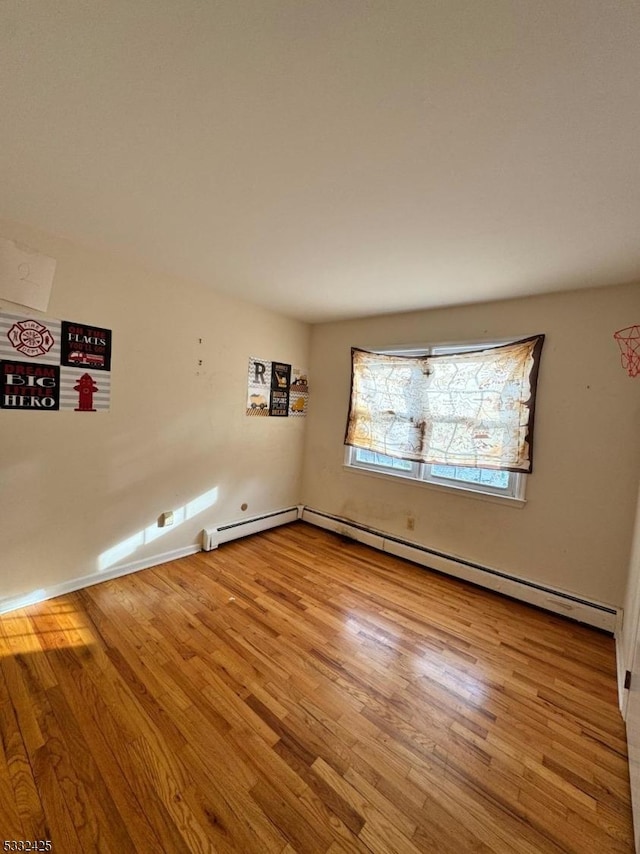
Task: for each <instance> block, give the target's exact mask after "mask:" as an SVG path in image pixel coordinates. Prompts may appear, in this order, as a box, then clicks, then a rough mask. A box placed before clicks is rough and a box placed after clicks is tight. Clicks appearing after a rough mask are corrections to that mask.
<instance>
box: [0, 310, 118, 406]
mask: <svg viewBox="0 0 640 854" xmlns="http://www.w3.org/2000/svg"><path fill="white" fill-rule="evenodd" d="M0 378H1V381H2V388H1V389H0V409H23V410H24V409H27V410H36V409H37V410H41V411H46V410H51V411H57V410H64V409H66V410H72V411H74V412H108V411H109V404H110V400H111V330H110V329H104V328H103V327H96V326H90V325H88V324H83V323H75V322H72V321H67V320H55V319H53V318H43V317H29V316H26V315H15V314H4V313H0Z"/></svg>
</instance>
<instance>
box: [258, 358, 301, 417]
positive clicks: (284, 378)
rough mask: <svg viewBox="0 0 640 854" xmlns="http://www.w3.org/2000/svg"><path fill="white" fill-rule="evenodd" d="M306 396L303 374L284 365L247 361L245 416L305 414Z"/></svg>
mask: <svg viewBox="0 0 640 854" xmlns="http://www.w3.org/2000/svg"><path fill="white" fill-rule="evenodd" d="M308 393H309V389H308V387H307V374H306V371H303V370H300V369H298V368H294V367H292V366H291V365H290V364H287V363H286V362H272V361H270V360H267V359H256V358H253V357H252V358H250V359H249V376H248V385H247V415H258V416H264V417H268V416H271V417H276V418H283V417H284V418H286V417H288V416H293V415H296V416H300V415H306V413H307V398H308Z"/></svg>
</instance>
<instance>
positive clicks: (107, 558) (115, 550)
mask: <svg viewBox="0 0 640 854" xmlns="http://www.w3.org/2000/svg"><path fill="white" fill-rule="evenodd" d="M217 500H218V487H217V486H214V487H213V489H209V490H207V491H206V492H203V493H202V494H201V495H198V496H196V497H195V498H193V499H192V500H191V501H189V502H187V503H186V504H183V506H182V507H178V508H176V509H175V510H174V511H173V525H169V526H167V527H165V528H160V527H158V524H157V521H156V522H154V523H153V524H151V525H149V526H148V527H146V528H143V529H142V530H141V531H138V532H137V533H135V534H132V535H131V536H130V537H127V538H126V539H125V540H121V541H120V542H119V543H116V545H115V546H112V547H111V548H110V549H107V550H106V551H104V552H102V554H100V555H99V556H98V572H104V571H105V570H106V569H109V568H110V567H112V566H114V565H115V564H116V563H119V562H120V561H121V560H124V558H126V557H129V556H130V555H132V554H134V553H135V552H136V551H137V550H138V549H139V548H142V546H145V545H148V544H149V543H153V542H155V540H158V539H159V538H160V537H164V536H165V535H166V534H168V533H170V532H171V531H175V529H176V528H177V527H179V526H180V525H182V524H183V523H184V522H186V521H187V520H189V519H193V518H194V516H197V515H198V514H199V513H202V512H203V511H204V510H208V509H209V507H212V506H213V505H214V504H215V503H216V501H217Z"/></svg>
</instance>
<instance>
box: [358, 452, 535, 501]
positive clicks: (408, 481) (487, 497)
mask: <svg viewBox="0 0 640 854" xmlns="http://www.w3.org/2000/svg"><path fill="white" fill-rule="evenodd" d="M342 468H343V469H344V470H345V471H347V472H349V473H350V474H364V475H368V476H369V477H378V478H382V479H383V480H387V481H390V480H393V481H395V482H396V483H397V482H401V483H402V484H403V485H405V486H419V487H423V488H425V489H433V490H435V491H436V492H445V493H448V494H449V495H451V494H455V495H459V496H460V497H461V498H473V499H475V500H476V501H489V502H491V503H492V504H502V505H503V506H505V507H512V508H514V509H518V510H520V509H522V508H523V507H524V506H525V504H526V503H527V500H526V498H514V497H513V496H511V495H496V494H495V493H493V492H481V491H480V490H478V489H465V487H464V486H457V485H455V484H444V483H432V482H431V481H428V480H418V479H417V478H411V477H405V476H404V475H402V474H396V473H395V472H386V471H375V470H374V469H367V468H364V467H361V466H351V465H348V464H347V463H343V465H342Z"/></svg>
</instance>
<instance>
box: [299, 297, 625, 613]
mask: <svg viewBox="0 0 640 854" xmlns="http://www.w3.org/2000/svg"><path fill="white" fill-rule="evenodd" d="M633 323H640V286H637V285H636V286H624V287H615V288H603V289H594V290H586V291H580V292H573V293H567V294H555V295H551V296H543V297H536V298H528V299H518V300H509V301H504V302H496V303H486V304H481V305H474V306H463V307H456V308H451V309H442V310H434V311H421V312H415V313H410V314H400V315H394V316H385V317H374V318H369V319H362V320H357V321H348V322H337V323H327V324H322V325H318V326H315V327H313V330H312V357H311V368H310V370H311V375H312V377H313V397H312V399H311V401H310V417H309V419H308V425H307V442H306V451H305V466H304V477H303V502H304V503H305V504H306V505H308V506H310V507H312V508H314V509H318V510H323V511H325V512H329V513H332V514H336V515H339V516H344V517H346V518H348V519H351V520H355V521H357V522H360V523H364V524H366V525H368V526H371V527H373V528H377V529H380V530H383V531H385V532H389V533H391V534H395V535H397V536H401V537H405V538H406V539H410V540H413V541H416V542H419V543H421V544H423V545H425V546H428V547H430V548H433V549H437V550H441V551H444V552H446V553H449V554H451V555H454V556H458V557H462V558H466V559H467V560H471V561H474V562H478V563H481V564H483V565H486V566H489V567H493V568H496V569H499V570H502V571H505V572H507V573H510V574H513V575H515V576H518V577H521V578H524V579H529V580H534V581H537V582H540V583H543V584H548V585H551V586H555V587H557V588H560V589H562V590H565V591H568V592H572V593H575V594H577V595H579V596H584V597H587V598H590V599H594V600H597V601H600V602H603V603H608V604H611V605H616V606H619V605H622V604H623V601H624V593H625V583H626V574H627V568H628V565H629V553H630V546H631V535H632V528H633V519H634V513H635V504H636V495H637V488H638V475H639V468H640V441H639V440H638V436H639V435H640V431H639V428H640V378H636V379H631V378H630V377H628V376H627V375H626V373H625V372H624V371H623V369H622V368H621V366H620V361H619V353H618V348H617V345H616V343H615V341H614V340H613V337H612V336H613V332H614V331H615V330H616V329H619V328H621V327H625V326H629V325H631V324H633ZM539 332H543V333H545V334H546V336H547V338H546V342H545V346H544V350H543V353H542V361H541V369H540V378H539V384H538V398H537V411H536V425H535V461H534V473H533V474H532V475H530V476H529V477H528V481H529V482H528V485H527V503H526V506H525V507H524V508H520V509H517V508H515V507H513V506H505V505H504V504H496V503H493V502H489V501H483V500H481V499H478V498H472V497H466V496H461V495H460V494H453V493H444V492H442V491H438V490H435V489H432V488H429V487H426V486H420V485H412V484H406V483H402V482H396V481H394V482H390V481H389V480H386V479H383V478H380V477H376V476H371V475H367V474H363V473H360V472H352V471H346V470H345V469H344V468H343V457H344V454H343V452H344V448H343V444H342V443H343V437H344V429H345V421H346V415H347V406H348V401H349V379H350V347H351V346H352V345H355V346H358V347H364V348H367V347H373V348H376V347H385V346H392V345H400V344H420V343H436V342H455V341H477V340H492V339H494V340H495V339H504V338H517V337H524V336H527V335H531V334H534V333H539ZM408 514H411V515H412V516H414V517H415V531H411V532H410V531H408V530H407V528H406V517H407V515H408Z"/></svg>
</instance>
